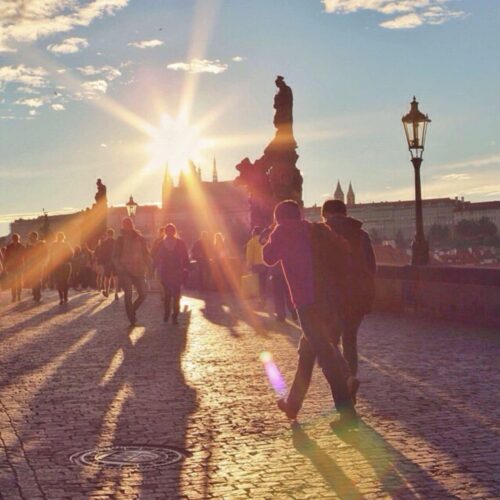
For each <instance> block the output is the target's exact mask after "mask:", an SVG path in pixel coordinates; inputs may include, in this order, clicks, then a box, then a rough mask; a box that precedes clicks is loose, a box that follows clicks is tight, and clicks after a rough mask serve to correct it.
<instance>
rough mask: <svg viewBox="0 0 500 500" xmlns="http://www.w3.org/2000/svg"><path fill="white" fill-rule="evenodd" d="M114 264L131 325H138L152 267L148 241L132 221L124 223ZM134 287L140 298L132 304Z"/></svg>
mask: <svg viewBox="0 0 500 500" xmlns="http://www.w3.org/2000/svg"><path fill="white" fill-rule="evenodd" d="M113 264H114V266H115V269H116V272H117V274H118V279H119V283H120V286H121V288H122V289H123V292H124V295H125V311H126V312H127V317H128V319H129V321H130V325H131V326H134V325H135V324H136V313H137V310H138V309H139V307H140V306H141V304H142V303H143V302H144V300H145V299H146V280H145V276H146V272H147V271H148V268H149V267H150V266H151V257H150V255H149V250H148V246H147V243H146V240H145V239H144V238H143V237H142V235H141V234H140V233H139V231H137V230H136V229H135V227H134V223H133V222H132V219H130V218H129V217H125V218H124V219H123V221H122V231H121V235H120V236H119V237H118V238H117V240H116V242H115V245H114V248H113ZM133 287H135V289H136V291H137V295H138V297H137V298H136V299H135V301H133V302H132V294H133Z"/></svg>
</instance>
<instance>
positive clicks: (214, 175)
mask: <svg viewBox="0 0 500 500" xmlns="http://www.w3.org/2000/svg"><path fill="white" fill-rule="evenodd" d="M212 182H214V183H215V182H219V175H218V174H217V161H216V160H215V156H214V161H213V169H212Z"/></svg>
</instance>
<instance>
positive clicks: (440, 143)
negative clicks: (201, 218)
mask: <svg viewBox="0 0 500 500" xmlns="http://www.w3.org/2000/svg"><path fill="white" fill-rule="evenodd" d="M3 3H4V2H1V1H0V13H2V12H3V11H2V4H3ZM16 3H17V2H14V4H16ZM19 3H21V2H19ZM45 3H46V8H45V9H38V10H37V9H36V8H35V6H34V5H33V6H30V5H29V4H28V5H25V6H24V7H23V10H20V11H19V12H21V13H20V14H19V13H17V14H16V12H17V11H16V9H12V11H11V10H9V8H7V9H6V10H5V15H4V14H3V13H2V14H0V18H1V20H0V137H1V141H0V157H1V162H0V235H2V234H6V233H7V232H8V222H10V221H12V220H13V219H14V218H17V217H21V216H25V217H33V216H37V215H40V214H41V213H42V209H45V210H46V211H48V213H49V214H56V213H63V212H71V211H75V210H80V209H82V208H84V207H86V206H89V205H90V204H91V203H92V201H93V196H94V186H95V181H96V179H97V178H102V179H103V180H104V182H105V184H106V185H107V187H108V199H109V203H110V204H111V205H115V206H116V205H123V204H124V203H125V202H126V201H127V199H128V197H129V196H130V194H133V196H134V199H136V200H137V202H138V203H139V204H140V203H146V202H154V201H160V196H161V192H160V191H161V189H160V187H161V181H162V178H163V173H164V167H165V166H166V165H167V164H168V166H169V168H170V170H171V173H172V175H173V177H174V181H177V177H178V174H179V172H180V171H181V170H182V169H183V168H185V167H186V165H187V161H188V160H189V159H191V160H193V161H194V162H195V163H196V165H197V166H198V167H200V168H201V171H202V177H203V178H204V179H205V180H209V178H210V175H211V168H212V167H211V165H212V161H213V158H216V160H217V167H218V172H219V178H220V179H222V180H229V179H233V178H234V177H235V176H236V173H237V172H236V171H235V169H234V166H235V165H236V164H238V163H239V162H240V161H241V160H242V159H243V158H244V157H246V156H248V157H249V158H250V159H251V160H255V159H256V158H259V157H260V156H261V155H262V152H263V149H264V148H265V146H266V145H267V144H268V143H269V141H270V139H271V138H272V136H273V134H274V127H273V123H272V119H273V114H274V110H273V107H272V106H273V96H274V93H275V91H276V88H275V86H274V80H275V77H276V75H278V74H282V75H284V76H285V78H286V81H287V83H288V84H289V85H290V87H291V88H292V90H293V93H294V131H295V136H296V139H297V143H298V149H297V153H298V154H299V160H298V162H297V166H298V168H300V169H301V171H302V173H303V176H304V201H305V204H306V205H312V204H314V203H321V202H322V201H323V200H324V199H326V198H327V197H328V196H330V195H331V193H332V192H333V189H334V188H335V185H336V182H337V179H339V180H340V181H341V183H342V185H343V186H344V188H347V186H348V183H349V181H352V185H353V187H354V189H355V191H356V196H357V198H356V200H357V201H359V202H363V201H381V200H399V199H411V198H412V196H413V177H412V176H413V172H412V168H411V165H410V163H409V154H408V150H407V147H406V146H405V138H404V135H403V130H402V127H401V116H402V115H403V114H404V113H406V112H407V111H408V109H409V103H410V100H411V99H412V97H413V95H416V96H417V99H418V100H419V102H420V109H421V110H422V111H423V112H424V113H428V114H429V116H430V118H431V119H432V123H431V125H430V127H429V131H428V140H427V146H426V151H425V153H424V163H423V167H422V183H423V195H424V197H440V196H450V197H454V196H465V197H466V199H469V200H472V201H479V200H494V199H498V198H499V197H500V181H499V177H498V169H499V166H500V147H499V144H498V129H499V121H498V116H499V112H498V108H499V95H498V88H499V84H500V81H499V80H500V67H499V64H498V47H499V42H500V35H499V30H498V23H499V18H500V4H499V3H498V2H493V1H490V0H450V1H448V2H442V1H440V0H429V1H428V2H420V1H408V2H404V6H403V5H402V6H401V8H399V9H395V8H392V7H391V8H389V7H390V5H392V4H390V2H385V1H380V2H368V1H358V0H357V1H355V2H354V1H351V0H344V1H342V2H337V1H330V0H323V1H321V0H311V1H307V2H305V1H300V0H298V1H293V2H290V1H285V0H273V1H272V2H269V1H265V0H254V1H252V2H248V1H246V0H231V1H224V0H198V1H195V0H168V1H164V2H154V1H150V0H141V1H140V2H139V1H134V2H133V1H127V0H108V1H107V2H104V3H102V4H101V3H94V2H89V1H85V2H76V3H71V4H70V3H68V12H67V13H66V14H68V15H67V16H66V17H65V16H62V17H61V13H60V10H59V7H58V2H56V1H53V0H51V1H48V2H45ZM403 7H404V8H403Z"/></svg>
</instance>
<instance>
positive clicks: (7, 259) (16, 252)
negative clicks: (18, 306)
mask: <svg viewBox="0 0 500 500" xmlns="http://www.w3.org/2000/svg"><path fill="white" fill-rule="evenodd" d="M25 252H26V248H25V247H24V245H23V244H22V243H21V237H20V236H19V235H18V234H17V233H14V234H13V235H12V238H11V242H10V243H9V244H8V245H7V248H6V249H5V254H4V267H5V271H6V273H7V281H8V283H9V285H10V289H11V292H12V302H16V301H20V300H21V290H22V288H23V270H24V257H25Z"/></svg>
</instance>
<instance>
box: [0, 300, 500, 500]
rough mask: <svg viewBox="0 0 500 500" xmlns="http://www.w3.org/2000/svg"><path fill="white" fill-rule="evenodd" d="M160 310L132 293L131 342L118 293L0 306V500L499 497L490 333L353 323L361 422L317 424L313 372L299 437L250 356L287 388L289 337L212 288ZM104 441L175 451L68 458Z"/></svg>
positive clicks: (388, 319)
mask: <svg viewBox="0 0 500 500" xmlns="http://www.w3.org/2000/svg"><path fill="white" fill-rule="evenodd" d="M2 297H3V300H4V301H5V297H6V294H3V295H2ZM159 300H160V299H159V296H158V295H157V294H150V295H149V296H148V298H147V301H146V302H145V304H144V306H143V308H142V309H141V310H140V312H139V321H140V325H139V326H137V327H135V328H134V329H133V330H130V329H129V328H128V326H127V321H126V319H125V317H124V313H123V310H122V308H123V299H122V298H120V300H119V301H118V302H114V301H113V300H111V299H107V300H106V299H104V298H103V297H101V296H99V295H97V294H96V293H81V294H74V295H73V296H72V297H71V298H70V302H69V304H68V305H67V306H59V305H58V302H57V300H56V297H55V295H54V294H53V293H49V294H47V295H46V296H45V297H44V300H43V302H42V304H40V305H38V306H35V305H34V304H32V303H30V302H29V301H28V299H25V301H24V302H21V303H20V304H18V305H4V306H2V308H1V309H0V379H1V383H0V436H1V439H0V498H5V499H9V500H10V499H16V498H25V499H30V500H31V499H36V498H48V499H63V498H71V499H78V498H100V499H104V498H127V499H128V498H144V499H148V500H149V499H155V498H158V499H159V498H167V497H168V498H179V497H186V498H211V497H214V498H230V499H237V498H254V499H255V498H312V499H318V498H338V497H340V498H383V497H391V496H392V497H396V498H439V499H443V498H456V497H459V498H471V497H477V498H493V497H498V496H500V475H499V470H500V469H499V465H500V463H499V462H500V460H499V452H498V449H499V448H500V447H499V440H498V430H499V422H500V401H499V391H498V388H499V387H500V376H499V370H498V359H499V358H500V348H499V339H500V337H499V336H498V332H494V331H493V330H488V329H484V328H478V327H474V326H466V325H461V324H452V323H450V322H444V321H436V320H425V319H415V318H409V317H404V316H401V317H397V316H393V315H373V316H370V317H368V318H366V321H365V322H364V324H363V326H362V329H361V332H360V339H359V344H360V353H361V364H360V377H361V381H362V386H361V389H360V394H359V400H358V408H359V412H360V415H361V416H362V419H363V423H362V425H361V427H360V430H359V431H358V432H357V433H355V434H354V435H352V436H349V437H345V436H338V435H336V434H335V433H333V432H332V431H331V430H330V427H329V423H330V422H331V421H332V420H333V419H334V418H336V415H335V412H333V411H332V410H331V407H332V404H331V397H330V396H329V392H328V388H327V386H326V384H325V382H324V380H323V378H322V376H321V373H320V371H319V370H318V369H317V370H316V372H315V375H314V380H313V384H312V387H311V390H310V393H309V395H308V398H307V400H306V403H305V407H304V409H303V411H302V413H301V415H300V426H296V427H293V428H292V427H291V426H290V423H289V422H287V420H286V419H285V418H284V417H283V416H282V415H281V414H280V413H279V411H278V410H277V408H276V406H275V399H276V396H275V394H274V393H273V390H272V389H271V387H270V386H269V384H268V382H267V379H266V376H265V373H264V370H263V367H262V364H261V362H260V361H259V354H260V353H261V352H262V351H269V352H271V353H272V354H273V356H274V360H275V361H276V363H277V365H278V367H279V368H280V370H281V372H282V373H283V375H284V378H285V379H286V381H287V382H288V383H289V382H290V381H291V378H292V376H293V372H294V367H295V362H296V353H295V349H296V345H297V340H298V336H299V330H298V329H297V327H296V326H294V325H293V324H291V323H290V324H285V325H280V324H276V323H275V322H274V321H273V320H272V319H271V318H269V316H268V315H267V314H265V313H257V314H256V315H253V316H250V317H249V316H248V315H246V314H245V313H244V311H243V310H242V308H241V306H238V305H236V304H234V303H232V302H231V301H230V300H223V299H221V298H220V297H218V296H216V295H213V294H212V295H208V296H206V297H205V298H196V297H191V298H186V299H184V300H183V305H184V306H185V307H186V310H185V311H184V312H183V313H182V318H181V321H180V325H179V326H173V325H170V324H169V325H165V324H164V323H163V322H162V317H161V316H162V315H161V308H160V304H159ZM244 318H246V319H244ZM111 445H140V446H146V447H147V446H167V447H168V446H172V447H174V448H176V449H181V450H186V453H187V456H186V458H185V459H184V460H183V462H178V463H177V464H174V465H171V466H168V467H159V468H154V469H146V470H141V469H134V468H130V467H124V468H118V467H109V468H105V467H101V468H96V467H89V466H83V465H79V464H75V463H72V462H70V460H69V457H70V456H71V455H72V454H74V453H78V452H82V451H85V450H89V449H93V448H95V447H106V446H111Z"/></svg>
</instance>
